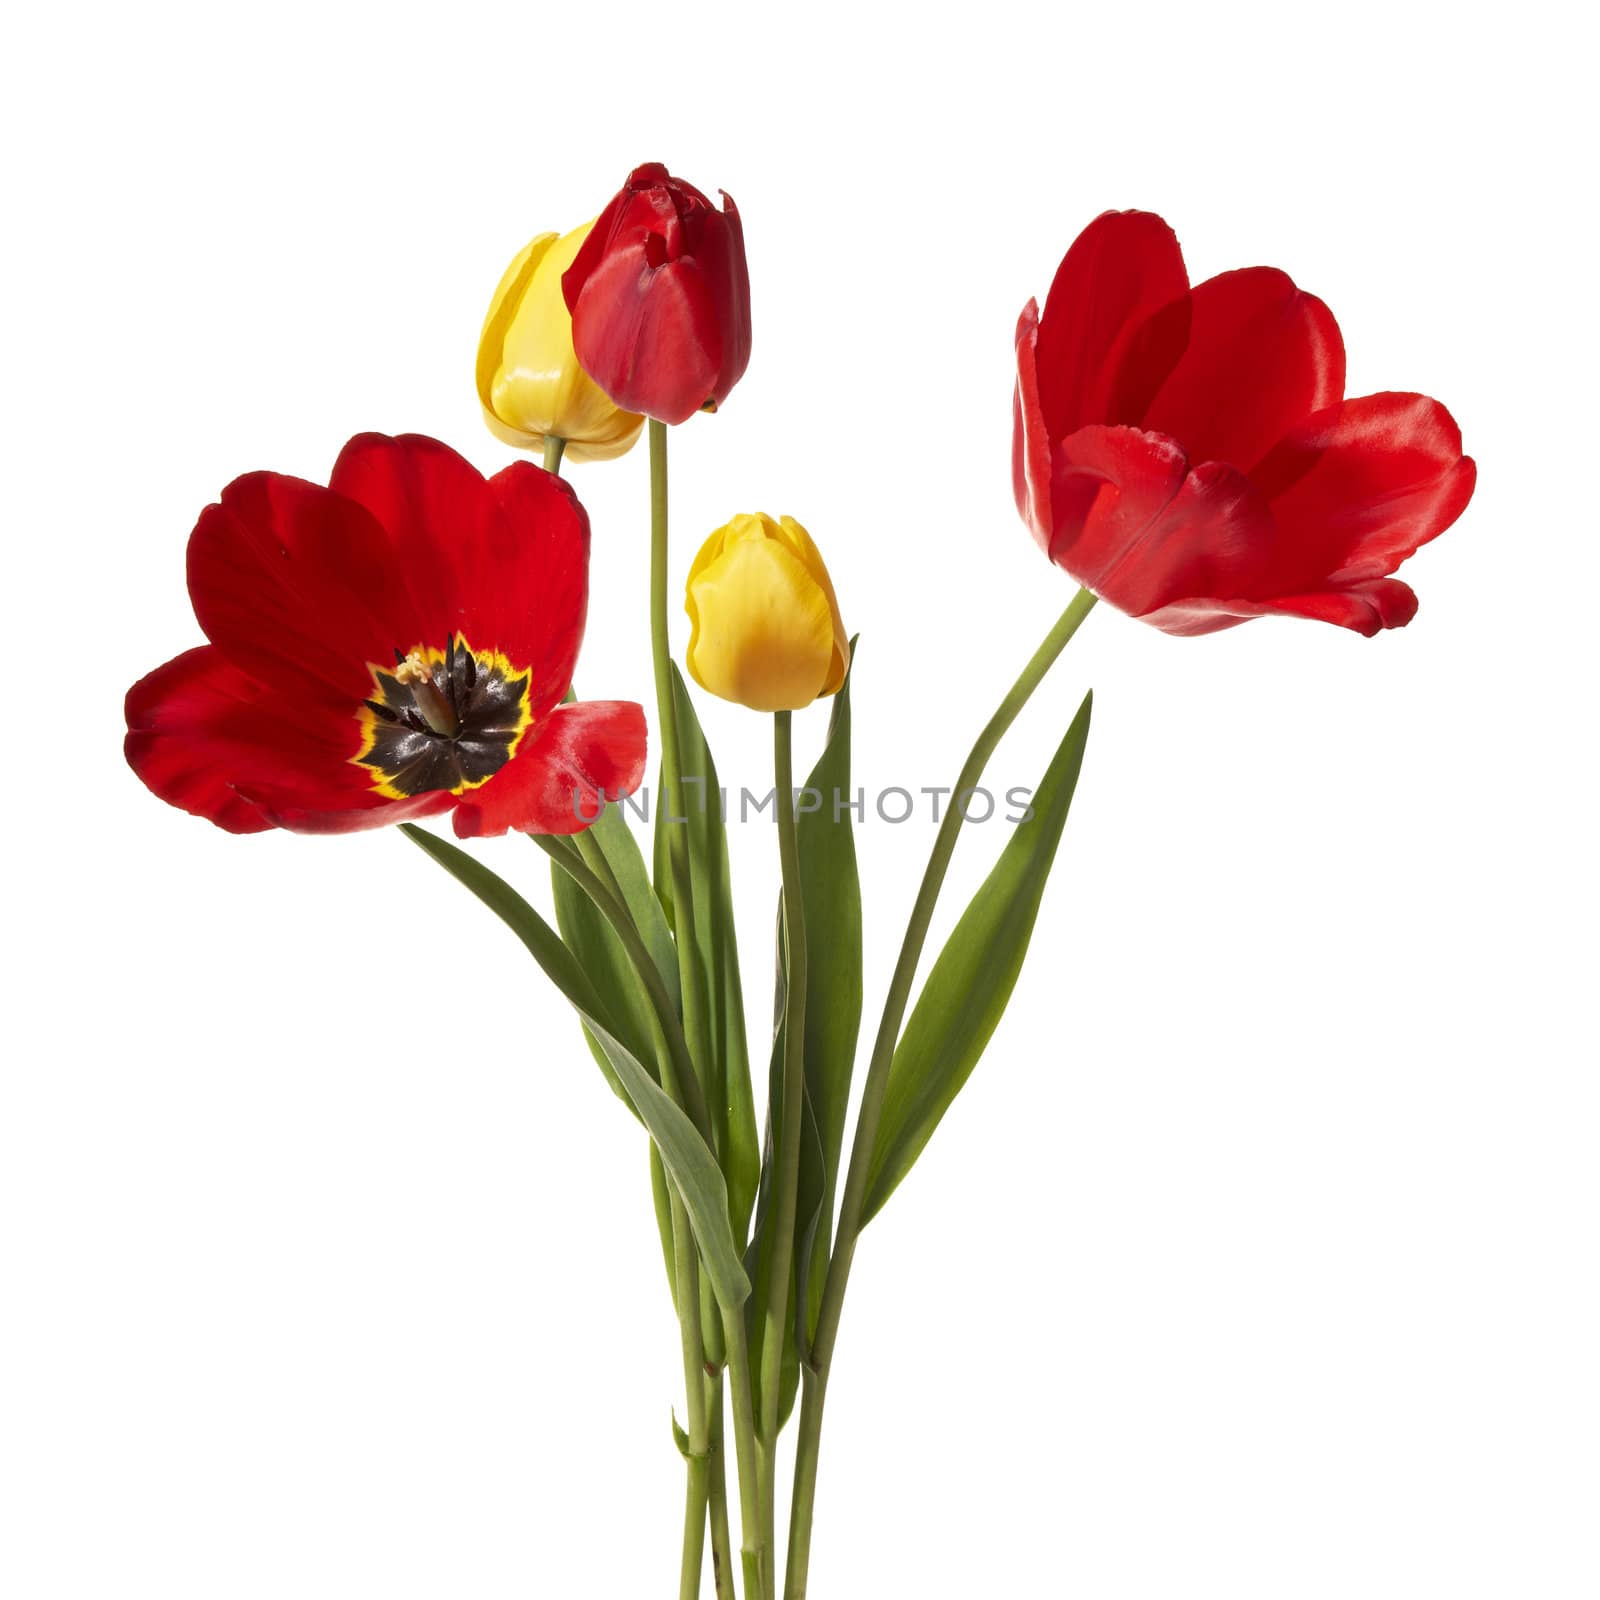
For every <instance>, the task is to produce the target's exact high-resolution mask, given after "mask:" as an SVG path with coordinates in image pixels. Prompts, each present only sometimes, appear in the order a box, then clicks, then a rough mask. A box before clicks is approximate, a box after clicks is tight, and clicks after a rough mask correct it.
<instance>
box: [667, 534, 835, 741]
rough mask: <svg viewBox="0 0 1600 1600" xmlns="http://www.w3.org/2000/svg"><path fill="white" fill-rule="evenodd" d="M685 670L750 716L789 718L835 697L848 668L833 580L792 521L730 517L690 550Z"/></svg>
mask: <svg viewBox="0 0 1600 1600" xmlns="http://www.w3.org/2000/svg"><path fill="white" fill-rule="evenodd" d="M684 607H685V609H686V610H687V611H688V613H689V621H690V622H691V623H692V624H693V631H692V633H691V634H690V637H689V672H690V674H691V675H692V676H693V678H694V681H695V682H696V683H698V684H699V685H700V687H701V688H702V689H708V690H710V692H711V693H712V694H714V695H719V696H721V698H722V699H724V700H733V701H736V702H737V703H738V704H739V705H743V706H749V707H750V708H751V709H752V710H753V711H798V710H799V709H800V708H801V707H802V706H808V705H810V704H811V702H812V701H813V700H815V699H816V698H817V697H818V696H819V695H825V694H835V693H837V692H838V689H839V687H840V685H841V684H843V682H844V675H845V670H846V669H847V668H848V667H849V665H850V638H849V635H848V634H846V633H845V631H844V623H843V622H842V621H840V619H839V602H838V601H837V600H836V599H835V598H834V594H833V581H832V580H831V579H830V578H829V577H828V569H827V568H826V567H825V566H824V565H823V564H822V557H821V556H820V555H819V554H818V553H817V547H816V546H815V545H814V544H813V543H812V542H811V535H810V534H809V533H807V532H806V530H805V529H804V528H802V527H801V526H800V524H799V523H798V522H796V521H795V520H794V518H793V517H784V518H783V519H782V520H781V521H774V520H773V519H772V518H771V517H769V516H767V515H766V514H765V513H764V512H757V513H755V514H754V515H744V516H738V517H735V518H734V519H733V521H732V522H730V523H729V524H728V525H727V527H725V528H718V529H717V531H716V532H715V533H714V534H712V535H711V537H710V538H709V539H707V540H706V542H705V543H704V544H703V545H702V546H701V547H700V554H699V555H697V556H696V557H695V558H694V565H693V566H692V567H690V569H689V587H688V593H687V595H686V597H685V600H684Z"/></svg>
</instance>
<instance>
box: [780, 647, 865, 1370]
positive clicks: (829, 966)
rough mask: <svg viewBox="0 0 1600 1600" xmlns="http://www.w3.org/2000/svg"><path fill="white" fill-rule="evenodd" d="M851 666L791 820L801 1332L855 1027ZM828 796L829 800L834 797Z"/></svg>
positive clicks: (826, 1240)
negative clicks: (806, 1128)
mask: <svg viewBox="0 0 1600 1600" xmlns="http://www.w3.org/2000/svg"><path fill="white" fill-rule="evenodd" d="M859 644H860V638H859V636H858V637H857V638H855V639H852V640H851V641H850V670H849V672H848V673H847V674H846V675H845V681H844V683H843V685H842V686H841V687H840V689H839V692H838V694H837V695H835V696H834V700H833V714H832V716H831V717H830V718H829V721H828V740H827V743H826V744H825V745H824V746H823V750H822V755H821V757H820V759H819V760H818V761H817V764H816V766H815V767H814V768H813V769H812V772H811V776H810V777H809V778H807V780H806V787H807V788H808V789H812V790H815V791H817V792H818V793H819V794H820V795H821V796H822V804H821V807H820V808H819V809H818V810H816V811H807V812H804V813H802V815H801V817H800V820H799V826H798V828H797V830H796V831H797V834H798V844H799V851H800V887H801V893H802V896H803V898H804V900H805V919H806V929H807V938H806V1051H805V1061H806V1100H807V1105H808V1110H809V1116H810V1119H811V1125H812V1128H813V1129H814V1133H815V1139H814V1140H812V1139H810V1138H808V1139H807V1143H806V1146H805V1149H806V1159H805V1160H803V1161H802V1163H801V1168H800V1196H799V1205H798V1207H797V1208H796V1212H795V1216H796V1220H797V1223H798V1226H799V1228H800V1237H799V1238H798V1239H797V1240H796V1243H795V1256H794V1260H795V1269H796V1301H795V1303H796V1304H797V1305H798V1304H800V1303H801V1302H802V1300H803V1301H805V1302H807V1311H806V1323H805V1328H806V1338H805V1344H806V1346H807V1348H809V1344H810V1334H811V1331H812V1329H814V1328H815V1326H816V1313H817V1310H818V1307H819V1306H820V1304H821V1300H822V1280H823V1278H824V1277H825V1276H826V1273H827V1270H828V1253H829V1250H830V1249H831V1246H832V1231H833V1207H834V1197H835V1192H836V1188H837V1184H838V1176H839V1159H840V1152H841V1150H842V1148H843V1144H844V1127H845V1112H846V1109H847V1107H848V1104H849V1100H850V1078H851V1073H852V1071H853V1070H854V1066H855V1056H856V1040H857V1036H858V1035H859V1033H860V1031H861V883H860V879H859V877H858V875H857V871H856V844H855V826H854V813H853V812H852V811H851V809H850V808H849V806H848V802H849V800H850V799H851V798H852V796H851V790H850V685H851V681H852V680H853V678H854V676H855V663H856V652H857V648H858V646H859ZM836 800H837V802H838V804H837V805H836V803H835V802H836Z"/></svg>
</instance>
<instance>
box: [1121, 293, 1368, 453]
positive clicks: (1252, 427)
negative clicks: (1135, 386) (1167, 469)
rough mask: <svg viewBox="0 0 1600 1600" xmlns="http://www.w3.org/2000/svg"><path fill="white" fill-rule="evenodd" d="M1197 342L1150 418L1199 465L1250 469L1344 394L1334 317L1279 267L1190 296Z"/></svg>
mask: <svg viewBox="0 0 1600 1600" xmlns="http://www.w3.org/2000/svg"><path fill="white" fill-rule="evenodd" d="M1190 303H1191V306H1192V310H1193V316H1192V321H1191V323H1190V328H1189V342H1188V345H1187V347H1186V349H1185V350H1184V353H1183V357H1182V359H1181V360H1180V361H1179V362H1178V364H1177V366H1176V367H1175V368H1174V369H1173V370H1172V373H1171V376H1170V377H1168V378H1167V380H1166V382H1165V383H1164V384H1162V386H1161V389H1160V392H1159V393H1158V394H1157V395H1156V397H1155V399H1154V400H1153V401H1152V402H1151V404H1150V406H1149V408H1148V410H1147V411H1146V412H1145V415H1144V426H1145V427H1146V428H1148V429H1150V430H1152V431H1153V432H1156V433H1165V434H1170V435H1171V436H1172V437H1173V438H1174V439H1176V440H1178V442H1179V443H1180V444H1182V446H1183V448H1184V449H1185V450H1186V451H1187V452H1188V454H1189V458H1190V460H1192V461H1226V462H1229V463H1231V464H1232V465H1233V466H1236V467H1239V468H1240V469H1242V470H1244V471H1249V469H1250V468H1251V467H1253V466H1254V465H1255V463H1256V462H1258V461H1259V460H1260V459H1261V458H1262V457H1263V456H1264V455H1265V454H1266V453H1267V451H1268V450H1270V449H1271V448H1272V446H1273V445H1275V444H1276V443H1277V442H1278V440H1280V439H1281V438H1283V437H1284V435H1285V434H1287V433H1288V432H1289V431H1290V430H1291V429H1292V428H1294V427H1296V426H1298V425H1299V424H1300V423H1302V422H1303V421H1305V419H1306V418H1307V417H1309V416H1310V415H1311V413H1312V412H1313V411H1320V410H1321V409H1322V408H1323V407H1324V406H1329V405H1332V404H1334V403H1335V402H1336V401H1337V400H1338V399H1339V398H1340V396H1341V395H1342V394H1343V393H1344V342H1343V340H1342V339H1341V338H1340V335H1339V325H1338V323H1336V322H1335V321H1334V320H1333V313H1332V312H1331V311H1329V310H1328V308H1327V307H1326V306H1325V305H1324V304H1323V303H1322V302H1321V301H1320V300H1318V299H1317V298H1316V296H1315V295H1309V294H1306V293H1305V292H1304V291H1302V290H1300V289H1297V288H1296V287H1295V285H1294V281H1293V280H1292V279H1291V278H1290V277H1289V276H1288V275H1287V274H1285V273H1282V272H1279V271H1278V270H1277V269H1276V268H1275V267H1246V268H1245V269H1244V270H1243V271H1240V272H1224V273H1223V274H1222V275H1221V276H1220V277H1216V278H1209V279H1207V280H1206V282H1204V283H1202V284H1200V285H1199V286H1198V287H1197V288H1196V289H1195V290H1194V291H1193V293H1192V294H1191V296H1190Z"/></svg>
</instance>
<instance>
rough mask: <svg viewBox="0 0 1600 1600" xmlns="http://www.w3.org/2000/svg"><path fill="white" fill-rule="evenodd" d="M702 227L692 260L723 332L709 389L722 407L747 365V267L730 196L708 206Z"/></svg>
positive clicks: (741, 231) (741, 232)
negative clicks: (716, 206)
mask: <svg viewBox="0 0 1600 1600" xmlns="http://www.w3.org/2000/svg"><path fill="white" fill-rule="evenodd" d="M704 227H705V232H704V234H703V236H702V238H701V241H700V244H699V245H698V246H697V248H696V250H695V257H696V259H697V260H698V261H699V263H700V266H701V268H702V270H703V271H704V273H705V277H706V285H707V288H708V290H709V291H710V294H711V302H712V304H713V305H714V306H715V307H716V308H717V322H718V325H719V326H720V328H721V330H722V359H721V361H720V362H719V363H718V366H717V381H716V383H715V384H714V385H713V386H712V390H711V400H712V402H713V404H715V405H721V404H722V402H723V401H724V400H726V399H727V398H728V395H729V393H730V392H731V391H732V389H733V386H734V385H735V384H736V383H737V382H738V381H739V380H740V378H742V377H743V376H744V373H745V368H746V367H748V366H749V365H750V266H749V263H748V261H747V260H746V259H745V250H744V223H743V222H742V221H741V220H740V218H739V208H738V207H737V206H736V205H735V204H734V203H733V196H732V195H730V194H724V195H723V196H722V210H721V211H713V210H711V209H710V208H709V205H708V207H707V210H706V212H705V224H704Z"/></svg>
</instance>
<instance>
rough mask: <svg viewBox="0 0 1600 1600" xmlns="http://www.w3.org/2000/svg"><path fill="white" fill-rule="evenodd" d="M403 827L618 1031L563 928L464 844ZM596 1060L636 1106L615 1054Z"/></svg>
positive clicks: (585, 1009) (583, 1005) (586, 1010)
mask: <svg viewBox="0 0 1600 1600" xmlns="http://www.w3.org/2000/svg"><path fill="white" fill-rule="evenodd" d="M400 831H401V833H403V834H404V835H405V836H406V838H408V839H409V840H410V841H411V842H412V843H413V844H414V845H417V846H418V847H419V848H420V849H421V850H422V851H423V852H424V853H426V854H427V855H430V856H432V857H433V859H434V860H435V861H437V862H438V863H439V865H440V866H441V867H443V868H444V869H445V871H446V872H448V873H449V874H450V875H451V877H453V878H454V879H455V880H456V881H457V882H458V883H462V884H465V885H466V887H467V888H468V889H470V890H471V891H472V892H473V894H475V895H476V896H477V897H478V898H479V899H480V900H481V901H482V902H483V903H484V904H485V905H486V906H488V908H489V909H490V910H491V911H492V912H494V914H495V915H496V916H497V917H499V918H500V920H501V921H502V922H503V923H505V925H506V926H507V927H508V928H510V929H511V931H512V932H513V933H514V934H516V936H517V937H518V938H519V939H520V940H521V941H522V942H523V944H524V945H525V946H526V947H527V949H528V951H529V953H530V954H531V955H532V956H533V959H534V960H535V961H537V962H538V963H539V965H540V966H541V967H542V968H543V969H544V974H545V976H546V977H547V978H549V979H550V981H551V982H552V983H553V984H555V986H556V988H558V989H559V990H560V991H561V993H562V994H564V995H565V996H566V997H567V999H568V1000H569V1001H571V1002H572V1005H573V1007H574V1008H575V1009H576V1010H577V1012H578V1014H579V1016H580V1017H590V1016H595V1017H600V1018H601V1019H602V1021H603V1022H604V1024H605V1025H606V1026H608V1027H609V1028H610V1029H611V1030H612V1031H613V1032H617V1031H620V1029H621V1027H622V1026H623V1025H622V1024H621V1023H619V1022H618V1021H617V1020H616V1019H615V1018H613V1017H612V1016H611V1014H610V1012H609V1011H608V1010H607V1008H606V1005H605V1002H604V1001H603V1000H602V999H601V998H600V994H599V991H598V990H597V989H596V988H595V985H594V984H593V983H592V982H591V981H590V978H589V975H588V973H587V972H586V971H585V970H584V967H583V963H582V962H581V961H580V960H579V959H578V957H577V956H575V955H574V954H573V953H572V951H570V950H569V949H568V948H567V947H566V945H565V944H564V943H562V940H561V936H560V934H558V933H557V932H556V930H555V929H554V928H552V927H551V926H550V924H549V923H548V922H546V921H545V920H544V918H543V917H541V916H540V915H539V913H538V912H537V911H535V910H534V909H533V907H532V906H530V905H529V904H528V902H527V901H526V900H524V899H523V898H522V896H521V895H520V894H518V893H517V891H516V890H515V889H513V888H512V887H511V885H510V884H509V883H507V882H506V881H505V879H504V878H502V877H500V875H499V874H498V873H495V872H491V871H490V870H489V868H488V867H486V866H484V864H483V863H482V862H481V861H479V860H478V858H477V857H476V856H472V855H468V854H467V852H466V851H465V850H461V849H458V848H457V847H456V846H455V845H453V844H450V843H448V842H447V841H446V840H444V839H441V838H440V837H439V836H438V835H437V834H434V833H429V832H428V831H427V829H425V828H419V827H418V826H417V825H416V824H415V823H413V822H402V823H401V824H400ZM595 1060H596V1062H597V1063H598V1064H599V1067H600V1070H601V1072H602V1073H603V1074H604V1075H605V1080H606V1082H607V1083H609V1084H610V1085H611V1088H612V1091H613V1092H614V1093H615V1094H616V1096H617V1098H618V1099H620V1100H621V1101H622V1102H623V1103H624V1104H625V1105H626V1106H627V1107H628V1109H629V1110H630V1111H632V1110H633V1109H634V1106H633V1100H632V1098H631V1097H630V1096H629V1094H628V1092H627V1090H626V1089H624V1088H623V1086H622V1082H621V1080H620V1079H619V1078H618V1077H617V1074H616V1071H615V1069H614V1068H613V1067H612V1065H611V1062H610V1059H609V1058H608V1057H607V1056H606V1054H605V1052H604V1051H602V1050H599V1049H598V1047H597V1048H596V1050H595ZM635 1114H636V1115H637V1113H635Z"/></svg>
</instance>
